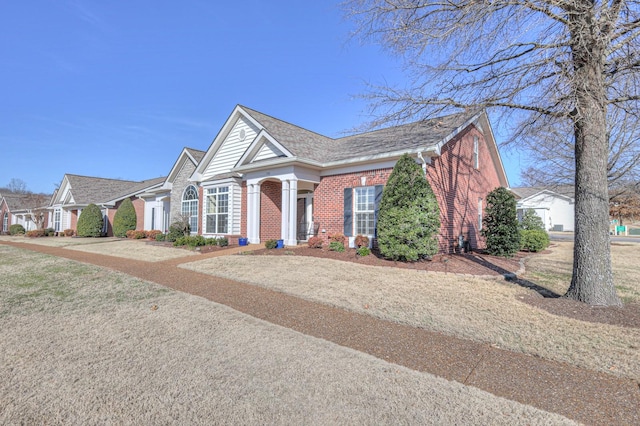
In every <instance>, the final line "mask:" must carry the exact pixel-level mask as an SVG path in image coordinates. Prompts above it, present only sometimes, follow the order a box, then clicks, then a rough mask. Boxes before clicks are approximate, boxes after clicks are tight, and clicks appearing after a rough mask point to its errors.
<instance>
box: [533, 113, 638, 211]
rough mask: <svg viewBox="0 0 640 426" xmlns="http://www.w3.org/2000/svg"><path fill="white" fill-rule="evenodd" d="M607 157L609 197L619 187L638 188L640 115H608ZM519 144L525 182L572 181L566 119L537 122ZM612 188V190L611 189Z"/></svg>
mask: <svg viewBox="0 0 640 426" xmlns="http://www.w3.org/2000/svg"><path fill="white" fill-rule="evenodd" d="M607 124H608V126H609V130H608V131H607V137H608V140H609V157H608V158H609V159H608V163H607V180H608V182H609V192H610V193H609V199H613V197H614V195H615V194H617V193H618V192H619V190H620V189H621V188H625V191H626V190H629V189H631V187H633V186H635V187H636V189H637V190H640V117H639V116H638V115H636V114H635V113H634V114H630V113H628V112H626V111H622V110H620V109H612V111H611V112H610V114H609V116H608V123H607ZM528 133H529V136H528V137H527V138H523V141H522V144H523V145H525V148H526V150H527V157H528V164H529V166H528V167H527V168H526V169H524V170H523V171H522V172H521V175H520V177H521V179H522V181H523V184H524V186H534V187H554V186H562V185H573V183H574V182H573V181H574V178H575V144H574V138H573V137H572V134H571V129H570V127H569V123H558V124H556V125H554V124H553V123H540V122H539V123H536V124H535V125H534V126H532V127H531V128H529V129H528ZM612 191H613V193H612Z"/></svg>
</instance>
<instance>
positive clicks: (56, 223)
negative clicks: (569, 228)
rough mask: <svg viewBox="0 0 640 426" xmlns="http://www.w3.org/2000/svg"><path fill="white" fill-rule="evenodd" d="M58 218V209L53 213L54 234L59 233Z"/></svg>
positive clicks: (59, 214)
mask: <svg viewBox="0 0 640 426" xmlns="http://www.w3.org/2000/svg"><path fill="white" fill-rule="evenodd" d="M60 216H61V211H60V209H55V210H54V211H53V229H54V230H55V231H56V232H60Z"/></svg>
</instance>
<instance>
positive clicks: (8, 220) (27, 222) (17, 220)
mask: <svg viewBox="0 0 640 426" xmlns="http://www.w3.org/2000/svg"><path fill="white" fill-rule="evenodd" d="M49 198H50V196H49V195H44V194H32V193H29V194H15V193H4V194H3V195H2V197H0V234H6V233H8V232H9V227H10V226H11V225H22V226H23V227H24V229H25V230H26V231H32V230H34V229H38V228H40V229H42V228H45V227H46V226H47V225H48V221H47V220H48V215H47V211H46V209H47V205H48V202H49Z"/></svg>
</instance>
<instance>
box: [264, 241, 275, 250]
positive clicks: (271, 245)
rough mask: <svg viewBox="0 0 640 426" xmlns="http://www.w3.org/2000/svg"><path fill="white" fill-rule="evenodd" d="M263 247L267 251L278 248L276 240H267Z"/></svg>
mask: <svg viewBox="0 0 640 426" xmlns="http://www.w3.org/2000/svg"><path fill="white" fill-rule="evenodd" d="M264 246H265V247H266V248H268V249H269V250H271V249H274V248H276V247H277V246H278V240H267V241H265V242H264Z"/></svg>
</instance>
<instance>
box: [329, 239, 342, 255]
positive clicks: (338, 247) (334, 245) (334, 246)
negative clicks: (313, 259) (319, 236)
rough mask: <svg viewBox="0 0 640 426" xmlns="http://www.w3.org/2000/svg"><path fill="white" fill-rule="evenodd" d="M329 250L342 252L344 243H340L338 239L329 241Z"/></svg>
mask: <svg viewBox="0 0 640 426" xmlns="http://www.w3.org/2000/svg"><path fill="white" fill-rule="evenodd" d="M329 250H330V251H337V252H338V253H342V252H344V244H343V243H340V242H338V241H331V242H330V243H329Z"/></svg>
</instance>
